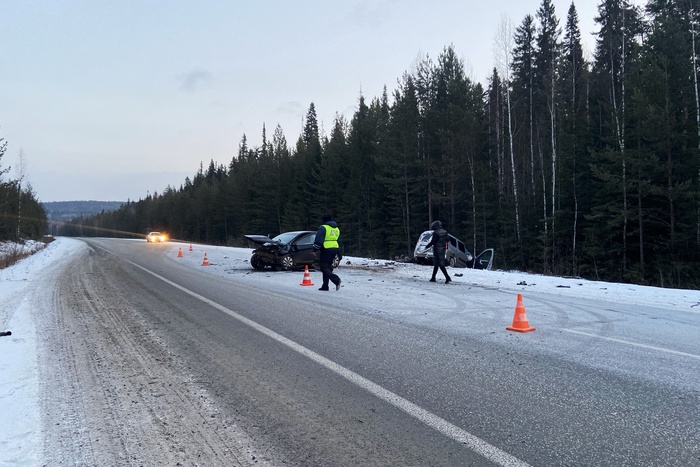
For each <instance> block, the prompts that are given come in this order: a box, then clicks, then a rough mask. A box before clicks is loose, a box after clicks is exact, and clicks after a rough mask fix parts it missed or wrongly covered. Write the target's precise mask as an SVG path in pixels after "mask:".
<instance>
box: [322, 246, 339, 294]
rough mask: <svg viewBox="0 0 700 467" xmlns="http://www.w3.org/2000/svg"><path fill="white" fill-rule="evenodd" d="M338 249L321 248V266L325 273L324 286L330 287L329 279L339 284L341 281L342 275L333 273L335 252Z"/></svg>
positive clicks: (325, 287)
mask: <svg viewBox="0 0 700 467" xmlns="http://www.w3.org/2000/svg"><path fill="white" fill-rule="evenodd" d="M337 252H338V250H336V249H335V248H334V249H331V250H321V256H320V257H319V259H318V262H319V267H320V269H321V272H322V273H323V288H324V289H327V288H328V281H330V282H333V284H335V285H338V284H339V283H340V277H338V276H337V275H336V274H333V259H335V254H336V253H337Z"/></svg>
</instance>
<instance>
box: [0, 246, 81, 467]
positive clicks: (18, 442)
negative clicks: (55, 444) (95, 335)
mask: <svg viewBox="0 0 700 467" xmlns="http://www.w3.org/2000/svg"><path fill="white" fill-rule="evenodd" d="M25 247H26V248H32V247H31V246H25ZM79 248H85V244H84V243H83V242H80V241H78V240H72V239H59V240H57V241H54V242H52V243H50V244H48V245H47V246H46V247H45V248H42V249H40V250H39V251H38V252H37V253H35V254H33V255H31V256H29V257H27V258H24V259H22V260H21V261H19V262H18V263H16V264H14V265H13V266H10V267H8V268H5V269H2V270H0V332H7V331H9V332H11V333H12V334H11V335H9V336H2V337H0V375H2V376H1V377H0V414H2V419H3V422H2V423H0V465H38V464H40V461H41V455H42V453H41V446H42V443H41V423H40V419H41V412H40V404H39V368H38V363H37V336H36V333H35V325H34V322H33V310H34V308H35V306H36V303H34V301H33V298H32V295H33V291H35V290H37V288H38V287H48V286H50V285H51V283H52V282H53V280H54V279H53V277H52V275H53V274H54V273H55V271H56V268H57V267H58V266H60V264H61V261H60V260H62V259H63V258H65V257H69V256H70V255H72V254H73V253H74V252H75V251H77V250H78V249H79ZM13 251H14V250H13Z"/></svg>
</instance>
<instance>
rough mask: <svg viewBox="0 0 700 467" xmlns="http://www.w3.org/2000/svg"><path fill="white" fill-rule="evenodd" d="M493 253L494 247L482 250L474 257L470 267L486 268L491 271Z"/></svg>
mask: <svg viewBox="0 0 700 467" xmlns="http://www.w3.org/2000/svg"><path fill="white" fill-rule="evenodd" d="M493 255H494V251H493V248H488V249H486V250H484V251H482V252H481V253H479V255H478V256H477V257H476V258H474V261H473V263H472V264H471V265H470V267H471V268H472V269H486V270H487V271H490V270H491V266H492V265H493Z"/></svg>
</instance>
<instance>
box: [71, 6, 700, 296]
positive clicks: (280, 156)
mask: <svg viewBox="0 0 700 467" xmlns="http://www.w3.org/2000/svg"><path fill="white" fill-rule="evenodd" d="M698 1H700V0H649V1H648V3H647V4H646V7H645V9H644V10H641V9H639V8H638V7H636V6H634V5H632V4H630V3H629V2H628V1H627V0H602V1H600V3H599V5H598V15H597V16H596V18H595V21H596V24H597V26H598V28H599V31H598V32H597V33H596V47H595V52H594V54H593V56H592V57H591V58H590V59H587V58H586V57H585V56H584V53H583V47H582V43H581V33H580V30H579V20H578V14H577V11H576V7H575V4H574V3H572V4H571V6H570V8H569V10H568V11H567V13H566V17H565V18H564V21H563V22H560V19H559V17H558V16H557V14H556V12H555V9H554V6H553V4H552V1H551V0H542V1H541V4H540V6H539V8H538V9H537V11H536V13H535V14H534V15H527V16H526V17H525V18H523V20H522V21H521V22H520V23H519V24H518V25H517V26H516V27H513V26H512V25H511V24H510V23H509V22H508V21H506V20H504V21H503V22H502V24H501V25H500V27H499V30H498V31H497V33H496V35H495V45H496V47H495V50H496V53H495V63H496V66H495V67H494V69H493V73H492V75H491V76H490V78H489V79H488V82H487V86H486V87H485V88H484V87H483V86H482V85H481V84H480V83H478V82H475V81H473V80H472V79H470V78H469V77H468V76H467V73H466V72H465V66H464V63H463V61H462V60H461V59H460V58H459V57H458V55H457V53H456V51H455V49H454V47H453V46H447V47H445V48H444V50H443V51H442V52H441V53H440V54H439V55H438V56H437V58H436V59H433V58H432V57H430V56H428V55H426V56H424V57H423V58H422V59H421V60H420V61H419V63H418V64H417V65H416V66H415V68H414V69H413V70H411V71H410V72H409V71H407V72H405V73H404V74H403V75H402V76H401V77H400V78H399V79H398V80H397V86H396V88H395V89H394V90H393V91H392V92H391V94H390V93H389V91H388V90H387V88H386V87H385V89H384V92H383V93H382V95H381V96H378V97H375V98H372V99H370V100H367V99H365V97H364V96H362V95H360V96H359V99H358V103H357V110H356V111H355V113H354V115H353V116H352V118H351V119H350V120H349V121H348V120H346V119H345V118H344V117H343V116H336V118H335V121H334V122H333V125H332V128H331V130H330V133H329V134H321V133H320V132H319V125H318V121H317V117H316V110H315V106H314V104H313V103H312V104H311V105H310V106H309V108H308V112H307V114H306V118H305V124H304V128H303V132H302V134H301V135H300V136H299V138H298V140H297V141H296V142H295V144H294V145H293V146H290V145H289V144H288V143H287V140H286V138H285V136H284V133H283V131H282V129H281V128H280V127H279V126H278V127H277V128H276V129H275V130H274V133H273V135H272V138H271V139H269V138H268V135H267V132H266V128H265V126H263V128H262V144H261V145H260V146H259V147H249V145H248V143H247V138H246V136H245V135H244V136H243V138H242V140H241V142H240V145H239V148H238V153H237V154H236V155H235V156H234V157H233V158H232V160H231V161H230V162H229V163H228V164H225V165H224V164H219V163H217V162H214V161H213V160H212V161H210V163H209V164H208V166H205V165H204V164H200V167H199V170H198V171H197V173H196V174H195V175H194V177H193V178H192V179H190V178H189V177H188V178H187V179H186V180H185V181H184V184H182V185H181V186H180V187H179V188H175V187H167V188H166V189H165V190H164V191H163V192H162V193H160V194H158V193H156V194H153V195H149V196H147V197H146V198H145V199H141V200H139V201H132V202H128V203H126V204H125V205H124V206H123V207H122V208H121V209H119V210H117V211H115V212H105V213H102V214H100V215H97V216H92V217H86V218H82V219H79V220H78V227H77V228H80V229H82V230H80V233H82V234H87V233H88V232H89V231H88V230H86V229H85V228H86V227H90V228H95V229H97V230H95V232H97V234H99V235H105V232H139V233H145V232H147V231H148V230H151V229H153V230H157V229H158V230H165V231H168V232H169V233H170V235H171V236H172V237H173V238H177V239H181V240H185V241H193V242H209V243H216V244H228V245H244V244H245V243H244V239H243V237H242V236H243V235H244V234H249V233H264V234H272V235H274V234H277V233H280V232H284V231H288V230H298V229H315V228H316V227H317V226H318V224H319V220H320V217H321V214H322V213H324V212H332V213H333V214H334V215H335V218H336V219H337V221H338V222H339V225H340V226H341V229H342V233H343V248H344V251H345V254H346V255H363V256H371V257H380V258H395V257H400V258H410V257H411V256H412V253H413V247H414V245H415V242H416V240H417V238H418V236H419V234H420V233H421V232H422V231H424V230H427V229H428V226H429V225H430V223H431V222H432V221H433V220H436V219H439V220H441V221H443V222H444V223H446V225H447V228H448V230H449V231H450V232H451V233H452V234H454V235H455V236H457V237H459V238H461V239H462V240H463V241H464V242H465V243H466V244H467V245H469V246H470V248H471V249H472V251H473V252H477V253H478V252H479V251H481V249H483V248H488V247H494V248H495V249H496V257H495V267H498V268H502V269H518V270H524V271H531V272H538V273H544V274H557V275H566V276H581V277H586V278H590V279H600V280H610V281H622V282H631V283H639V284H651V285H659V286H674V287H697V286H698V285H700V267H698V266H699V265H698V245H699V244H700V99H699V98H698V76H697V75H698V60H697V44H696V39H697V34H696V33H697V31H700V28H699V27H698V23H697V15H698V13H697V12H696V10H695V7H696V5H695V3H697V2H698ZM66 232H68V231H66ZM112 235H122V234H121V233H113V234H112Z"/></svg>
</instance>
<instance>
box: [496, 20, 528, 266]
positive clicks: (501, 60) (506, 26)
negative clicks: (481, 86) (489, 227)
mask: <svg viewBox="0 0 700 467" xmlns="http://www.w3.org/2000/svg"><path fill="white" fill-rule="evenodd" d="M494 55H495V59H496V63H497V68H498V69H499V72H500V74H501V76H502V77H503V85H504V90H505V94H506V112H507V113H508V115H507V122H508V145H509V149H510V169H511V178H512V183H513V201H514V207H515V232H516V238H517V240H518V247H519V248H521V249H522V242H523V239H522V232H521V223H520V208H519V204H518V203H519V200H518V179H517V177H516V165H515V148H514V142H513V112H512V104H511V99H510V93H511V90H510V86H511V83H510V80H511V79H510V70H511V67H512V63H513V23H512V22H511V20H510V18H508V17H507V16H505V15H504V16H502V17H501V22H500V24H499V26H498V30H497V32H496V37H495V39H494ZM521 253H522V251H521Z"/></svg>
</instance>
